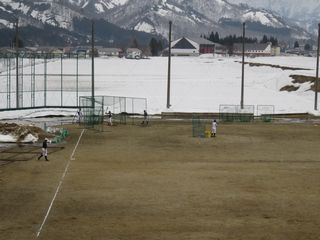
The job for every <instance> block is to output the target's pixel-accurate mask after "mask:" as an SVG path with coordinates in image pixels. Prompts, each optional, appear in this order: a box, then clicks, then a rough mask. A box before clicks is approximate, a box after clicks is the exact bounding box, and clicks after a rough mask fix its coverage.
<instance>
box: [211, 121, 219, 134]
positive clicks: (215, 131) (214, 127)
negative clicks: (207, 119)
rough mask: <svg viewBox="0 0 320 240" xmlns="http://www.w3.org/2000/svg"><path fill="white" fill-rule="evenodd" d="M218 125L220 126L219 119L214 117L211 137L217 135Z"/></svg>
mask: <svg viewBox="0 0 320 240" xmlns="http://www.w3.org/2000/svg"><path fill="white" fill-rule="evenodd" d="M217 127H218V124H217V121H216V120H215V119H214V120H213V121H212V126H211V137H216V134H217Z"/></svg>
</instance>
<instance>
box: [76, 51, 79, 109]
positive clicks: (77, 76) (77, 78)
mask: <svg viewBox="0 0 320 240" xmlns="http://www.w3.org/2000/svg"><path fill="white" fill-rule="evenodd" d="M76 81H77V107H79V55H78V54H77V74H76Z"/></svg>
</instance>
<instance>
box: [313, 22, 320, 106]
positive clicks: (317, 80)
mask: <svg viewBox="0 0 320 240" xmlns="http://www.w3.org/2000/svg"><path fill="white" fill-rule="evenodd" d="M319 51H320V23H319V24H318V50H317V73H316V79H315V82H314V92H315V97H314V110H318V82H319Z"/></svg>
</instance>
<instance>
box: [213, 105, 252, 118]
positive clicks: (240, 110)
mask: <svg viewBox="0 0 320 240" xmlns="http://www.w3.org/2000/svg"><path fill="white" fill-rule="evenodd" d="M219 119H220V121H223V122H236V121H238V122H251V121H253V120H254V105H244V106H243V107H241V106H240V105H220V106H219Z"/></svg>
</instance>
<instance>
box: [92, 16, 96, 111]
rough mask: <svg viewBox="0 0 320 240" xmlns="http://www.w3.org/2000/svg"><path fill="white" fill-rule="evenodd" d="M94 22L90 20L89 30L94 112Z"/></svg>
mask: <svg viewBox="0 0 320 240" xmlns="http://www.w3.org/2000/svg"><path fill="white" fill-rule="evenodd" d="M94 55H95V51H94V20H92V29H91V97H92V108H93V111H94V106H95V99H94V96H95V95H94Z"/></svg>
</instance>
